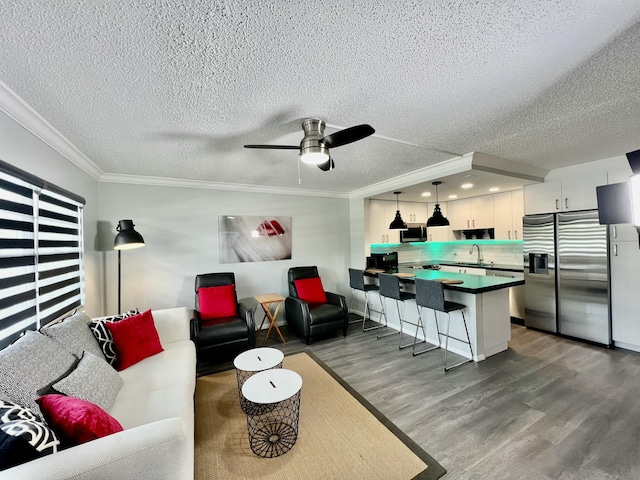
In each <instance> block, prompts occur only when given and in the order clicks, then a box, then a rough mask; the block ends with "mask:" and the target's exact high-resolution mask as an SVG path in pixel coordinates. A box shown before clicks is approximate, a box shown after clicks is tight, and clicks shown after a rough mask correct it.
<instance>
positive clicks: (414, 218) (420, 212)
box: [389, 202, 427, 223]
mask: <svg viewBox="0 0 640 480" xmlns="http://www.w3.org/2000/svg"><path fill="white" fill-rule="evenodd" d="M393 214H394V215H395V210H394V212H393ZM400 214H401V215H402V219H403V220H404V221H405V222H407V223H426V222H427V204H426V203H419V202H400ZM389 221H391V220H389Z"/></svg>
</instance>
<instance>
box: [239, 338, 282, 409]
mask: <svg viewBox="0 0 640 480" xmlns="http://www.w3.org/2000/svg"><path fill="white" fill-rule="evenodd" d="M283 359H284V353H282V352H281V351H280V350H278V349H275V348H268V347H264V348H252V349H251V350H247V351H245V352H242V353H241V354H240V355H238V356H237V357H236V358H235V359H234V360H233V366H234V367H236V377H237V378H238V397H239V398H240V408H241V409H242V411H243V412H244V413H256V412H253V411H252V410H251V408H252V407H255V404H253V403H251V402H248V401H247V399H246V398H244V396H243V395H242V385H244V382H246V381H247V379H249V378H250V377H252V376H253V375H255V374H256V373H258V372H262V371H264V370H269V369H271V368H282V360H283ZM254 409H255V408H254Z"/></svg>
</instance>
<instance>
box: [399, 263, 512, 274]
mask: <svg viewBox="0 0 640 480" xmlns="http://www.w3.org/2000/svg"><path fill="white" fill-rule="evenodd" d="M427 264H430V265H431V264H433V265H448V266H451V267H468V268H486V269H487V270H501V271H503V272H521V273H522V272H523V271H524V269H523V267H521V266H516V265H508V264H500V263H493V264H492V263H467V262H450V261H444V262H437V261H433V262H430V263H425V265H427ZM414 265H420V263H403V264H400V266H399V267H400V268H405V267H406V268H410V267H412V266H414ZM418 270H419V269H418Z"/></svg>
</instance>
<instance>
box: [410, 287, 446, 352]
mask: <svg viewBox="0 0 640 480" xmlns="http://www.w3.org/2000/svg"><path fill="white" fill-rule="evenodd" d="M415 287H416V308H417V310H418V325H417V326H416V334H415V335H414V339H415V340H414V342H413V356H414V357H415V356H416V355H420V354H421V353H426V352H430V351H431V350H435V349H437V348H440V327H439V326H438V316H437V315H436V331H437V332H438V345H435V346H433V347H428V348H425V349H423V350H419V351H417V352H416V344H417V342H416V340H417V339H418V328H420V327H422V331H423V333H424V340H425V343H426V341H427V323H426V321H424V320H423V319H422V309H423V307H426V308H433V307H432V306H431V302H430V299H431V295H432V292H431V290H430V289H429V284H428V283H427V281H426V280H422V279H420V278H416V280H415ZM434 313H435V310H434Z"/></svg>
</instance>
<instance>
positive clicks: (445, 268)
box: [440, 265, 487, 275]
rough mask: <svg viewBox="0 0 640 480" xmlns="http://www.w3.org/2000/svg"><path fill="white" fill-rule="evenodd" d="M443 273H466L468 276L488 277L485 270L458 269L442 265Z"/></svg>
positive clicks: (472, 268)
mask: <svg viewBox="0 0 640 480" xmlns="http://www.w3.org/2000/svg"><path fill="white" fill-rule="evenodd" d="M440 271H441V272H452V273H466V274H467V275H486V273H487V270H486V269H485V268H476V267H458V266H455V265H440Z"/></svg>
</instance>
